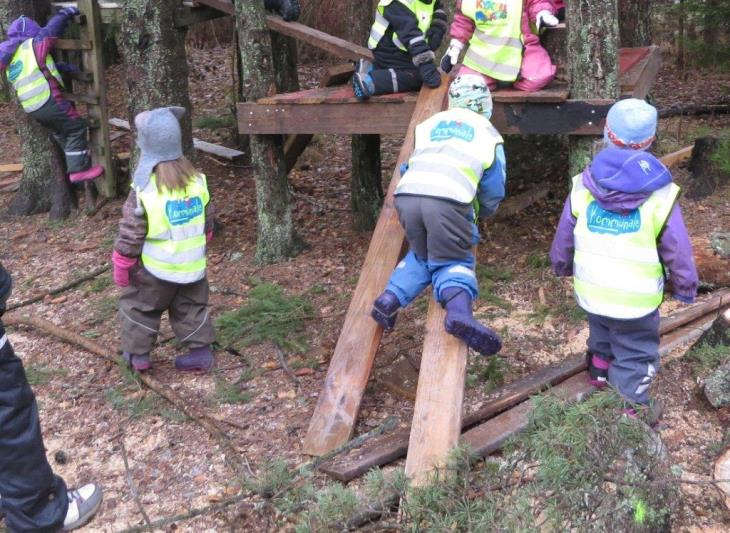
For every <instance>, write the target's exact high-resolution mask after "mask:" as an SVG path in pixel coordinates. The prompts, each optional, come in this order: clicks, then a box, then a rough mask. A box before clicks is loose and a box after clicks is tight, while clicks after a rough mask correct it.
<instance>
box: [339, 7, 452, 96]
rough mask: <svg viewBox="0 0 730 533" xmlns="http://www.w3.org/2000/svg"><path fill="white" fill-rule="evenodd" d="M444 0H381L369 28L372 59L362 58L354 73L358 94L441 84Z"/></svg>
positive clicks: (445, 24)
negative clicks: (438, 55)
mask: <svg viewBox="0 0 730 533" xmlns="http://www.w3.org/2000/svg"><path fill="white" fill-rule="evenodd" d="M446 21H447V15H446V11H445V10H444V8H443V2H442V1H441V0H380V1H379V2H378V6H377V8H376V11H375V22H373V26H372V28H371V30H370V38H369V39H368V48H370V50H372V51H373V60H374V62H373V63H372V64H371V63H370V62H369V61H364V60H361V61H360V62H359V63H358V68H357V72H355V74H354V76H353V77H352V88H353V91H354V93H355V96H356V97H357V98H358V99H360V100H365V99H366V98H369V97H371V96H374V95H377V94H389V93H397V92H408V91H417V90H419V89H420V88H421V84H425V85H426V86H428V87H438V86H439V84H440V83H441V76H440V74H439V73H438V70H437V69H436V64H435V57H436V56H435V55H434V53H435V51H436V50H438V47H439V46H441V41H442V40H443V38H444V34H445V33H446V29H447V27H448V24H447V22H446Z"/></svg>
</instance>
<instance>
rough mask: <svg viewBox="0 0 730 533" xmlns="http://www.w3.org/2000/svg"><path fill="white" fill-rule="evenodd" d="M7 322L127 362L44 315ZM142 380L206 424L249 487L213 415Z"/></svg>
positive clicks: (17, 317)
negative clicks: (50, 320) (198, 409)
mask: <svg viewBox="0 0 730 533" xmlns="http://www.w3.org/2000/svg"><path fill="white" fill-rule="evenodd" d="M3 322H4V323H5V325H6V326H18V325H23V326H30V327H33V328H36V329H38V330H39V331H42V332H43V333H46V334H48V335H51V336H54V337H56V338H58V339H61V340H63V341H65V342H68V343H70V344H75V345H77V346H80V347H82V348H83V349H85V350H86V351H88V352H91V353H94V354H96V355H99V356H101V357H103V358H104V359H106V360H107V361H110V362H112V363H115V364H119V365H123V364H126V363H124V361H123V360H122V359H121V358H120V357H118V356H116V355H112V354H114V350H110V349H108V348H106V347H105V346H103V345H101V344H99V343H97V342H95V341H92V340H91V339H87V338H85V337H82V336H81V335H78V334H76V333H73V332H72V331H70V330H68V329H64V328H61V327H59V326H57V325H55V324H53V323H52V322H49V321H48V320H44V319H42V318H36V317H30V316H21V315H17V314H10V315H6V316H5V317H4V318H3ZM137 377H138V379H139V380H140V381H141V382H142V383H144V384H145V385H146V386H147V388H149V389H150V390H152V391H153V392H155V393H157V394H158V395H160V396H162V397H163V398H164V399H165V400H167V401H168V402H169V403H171V404H172V405H173V406H174V407H176V408H178V409H179V410H180V411H182V412H183V413H184V414H185V415H186V416H187V417H188V418H190V419H192V420H194V421H195V422H197V423H198V425H200V426H202V427H203V429H205V430H206V431H208V433H209V434H210V436H211V437H213V438H214V439H215V440H216V441H217V442H218V445H219V446H220V447H221V449H222V450H223V452H224V460H225V462H226V464H228V465H229V467H230V468H231V469H232V470H233V472H234V474H235V475H236V478H237V481H238V482H239V483H240V485H241V487H243V488H244V489H245V488H246V485H245V480H244V478H243V474H242V472H243V466H244V463H243V462H242V461H241V459H240V458H239V454H238V452H237V451H236V449H235V448H234V447H233V445H232V444H231V443H230V441H229V439H228V437H227V436H226V434H225V433H224V432H223V431H222V430H221V429H220V428H219V427H218V426H217V425H216V424H215V422H214V421H213V419H212V418H210V417H209V416H207V415H206V414H204V413H199V412H197V410H196V409H195V408H194V407H192V406H190V405H188V404H187V403H186V402H185V400H184V399H183V398H182V397H181V396H180V395H179V394H178V393H177V392H175V391H174V390H172V389H171V388H170V387H168V386H166V385H164V384H162V383H160V382H159V381H157V380H156V379H155V378H153V377H152V376H150V375H149V374H137Z"/></svg>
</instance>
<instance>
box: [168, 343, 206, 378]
mask: <svg viewBox="0 0 730 533" xmlns="http://www.w3.org/2000/svg"><path fill="white" fill-rule="evenodd" d="M213 362H214V360H213V352H211V351H210V346H203V347H202V348H193V349H192V350H190V352H188V353H187V354H185V355H178V356H177V357H176V358H175V368H177V369H178V370H181V371H182V372H207V371H208V370H210V369H211V368H213Z"/></svg>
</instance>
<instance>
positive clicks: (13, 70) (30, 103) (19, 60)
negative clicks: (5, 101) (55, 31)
mask: <svg viewBox="0 0 730 533" xmlns="http://www.w3.org/2000/svg"><path fill="white" fill-rule="evenodd" d="M46 69H47V70H48V72H50V73H51V75H52V76H53V77H54V78H56V80H57V81H58V83H59V84H60V85H61V87H63V81H62V80H61V75H60V74H59V72H58V70H57V69H56V64H55V63H54V61H53V58H52V57H51V56H50V54H49V55H47V56H46ZM5 72H6V74H7V76H8V81H9V82H10V83H11V84H12V85H13V88H14V89H15V92H16V93H17V95H18V99H19V100H20V104H21V105H22V106H23V110H24V111H25V112H26V113H32V112H33V111H37V110H38V109H40V108H41V107H43V105H44V104H45V103H46V102H47V101H48V99H49V98H50V97H51V86H50V85H49V83H48V80H47V79H46V76H45V74H44V73H43V71H41V69H40V68H39V67H38V60H37V59H36V56H35V50H34V49H33V39H32V38H31V39H27V40H25V41H23V42H22V43H21V44H20V46H18V49H17V50H16V51H15V54H14V55H13V59H12V60H11V61H10V64H9V65H8V67H7V68H6V69H5Z"/></svg>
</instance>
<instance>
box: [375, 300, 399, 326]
mask: <svg viewBox="0 0 730 533" xmlns="http://www.w3.org/2000/svg"><path fill="white" fill-rule="evenodd" d="M399 309H400V302H399V301H398V297H397V296H396V295H395V294H394V293H392V292H391V291H383V294H381V295H380V296H378V297H377V299H376V300H375V302H374V303H373V310H372V311H370V316H372V317H373V320H375V322H377V323H378V324H380V325H381V326H383V329H385V330H387V331H390V330H392V329H393V328H394V327H395V319H396V318H398V310H399Z"/></svg>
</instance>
